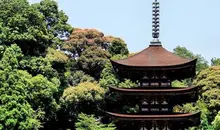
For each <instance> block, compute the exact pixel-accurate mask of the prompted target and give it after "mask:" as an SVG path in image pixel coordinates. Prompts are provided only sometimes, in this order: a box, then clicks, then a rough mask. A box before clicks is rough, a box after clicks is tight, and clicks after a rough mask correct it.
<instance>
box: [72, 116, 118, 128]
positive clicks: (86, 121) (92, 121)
mask: <svg viewBox="0 0 220 130" xmlns="http://www.w3.org/2000/svg"><path fill="white" fill-rule="evenodd" d="M76 130H115V127H114V126H113V125H111V124H110V125H103V124H101V123H100V122H99V121H98V120H97V119H96V118H95V117H94V115H91V116H89V115H86V114H83V113H81V114H79V118H78V122H77V123H76Z"/></svg>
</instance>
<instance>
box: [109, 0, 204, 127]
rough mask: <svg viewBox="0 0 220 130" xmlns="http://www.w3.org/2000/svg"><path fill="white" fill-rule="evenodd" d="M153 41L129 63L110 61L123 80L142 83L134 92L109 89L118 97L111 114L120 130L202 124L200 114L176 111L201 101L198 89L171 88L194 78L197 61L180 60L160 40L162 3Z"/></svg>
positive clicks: (155, 17) (156, 13)
mask: <svg viewBox="0 0 220 130" xmlns="http://www.w3.org/2000/svg"><path fill="white" fill-rule="evenodd" d="M152 23H153V32H152V37H153V40H152V42H150V45H149V47H147V48H146V49H144V50H143V51H141V52H139V53H137V54H135V55H133V56H130V57H128V58H126V59H122V60H117V61H113V60H112V61H111V63H112V65H113V68H114V70H115V72H116V73H117V75H118V76H119V77H120V78H127V79H130V80H132V81H139V85H138V87H135V88H118V87H113V86H112V87H109V90H110V92H111V93H113V94H115V95H117V96H118V97H117V99H116V100H117V101H116V103H115V105H114V106H112V110H109V111H111V112H109V111H108V112H106V113H107V114H108V116H109V117H111V119H114V120H115V121H116V125H117V128H118V129H119V130H185V129H187V128H189V127H192V126H197V125H199V123H200V112H199V113H175V112H173V107H174V106H175V105H181V104H183V103H188V102H196V101H197V100H198V88H197V87H193V86H188V87H172V81H174V80H183V79H188V78H191V79H192V78H193V77H194V76H195V74H196V73H195V71H196V69H195V68H196V59H185V58H182V57H179V56H177V55H175V54H173V53H171V52H169V51H168V50H166V49H165V48H163V46H162V44H161V42H160V40H159V26H160V25H159V2H158V1H157V0H155V1H154V2H153V22H152ZM123 105H130V106H131V105H133V106H135V105H136V106H137V105H138V112H135V113H123V112H121V113H118V112H114V108H113V107H115V108H117V107H121V106H123Z"/></svg>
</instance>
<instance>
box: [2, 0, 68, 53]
mask: <svg viewBox="0 0 220 130" xmlns="http://www.w3.org/2000/svg"><path fill="white" fill-rule="evenodd" d="M0 8H1V10H0V30H1V31H0V39H1V40H0V44H4V45H11V44H12V43H16V44H17V45H19V46H20V48H21V50H22V51H23V53H24V54H25V55H44V54H45V50H46V49H47V47H49V46H50V45H52V44H56V43H58V42H60V39H59V38H60V37H62V36H63V35H64V34H68V32H69V31H71V29H72V28H71V26H70V25H69V24H67V19H68V18H67V16H65V15H64V13H63V12H62V11H59V10H58V6H57V3H56V2H55V1H52V0H43V1H41V3H37V4H33V5H30V4H29V3H28V2H27V0H0Z"/></svg>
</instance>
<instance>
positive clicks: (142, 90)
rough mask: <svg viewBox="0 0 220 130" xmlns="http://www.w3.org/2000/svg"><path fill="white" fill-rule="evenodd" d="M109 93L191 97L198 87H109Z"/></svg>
mask: <svg viewBox="0 0 220 130" xmlns="http://www.w3.org/2000/svg"><path fill="white" fill-rule="evenodd" d="M109 90H110V91H111V92H115V93H119V94H121V95H128V96H131V95H134V96H137V95H142V96H146V95H148V96H149V95H152V96H161V95H163V96H169V95H171V96H176V95H191V94H197V92H198V87H184V88H178V87H177V88H174V87H173V88H172V87H170V88H146V87H136V88H116V87H109Z"/></svg>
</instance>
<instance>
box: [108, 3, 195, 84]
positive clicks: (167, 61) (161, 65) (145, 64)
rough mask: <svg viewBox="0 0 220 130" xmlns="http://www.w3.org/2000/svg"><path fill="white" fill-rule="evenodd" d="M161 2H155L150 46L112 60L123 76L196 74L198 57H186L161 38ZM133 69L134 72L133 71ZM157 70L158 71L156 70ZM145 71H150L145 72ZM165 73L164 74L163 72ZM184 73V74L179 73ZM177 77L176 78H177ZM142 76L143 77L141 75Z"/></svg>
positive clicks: (184, 75)
mask: <svg viewBox="0 0 220 130" xmlns="http://www.w3.org/2000/svg"><path fill="white" fill-rule="evenodd" d="M159 8H160V6H159V2H158V1H157V0H155V2H153V11H152V13H153V14H152V38H153V40H152V41H151V42H150V45H149V47H147V48H145V49H144V50H142V51H141V52H139V53H137V54H135V55H133V56H130V57H128V58H126V59H121V60H117V61H113V60H112V61H111V62H112V65H113V67H114V69H115V70H116V72H118V73H119V75H120V76H122V77H124V76H125V77H127V78H132V77H133V78H135V77H134V75H135V76H137V75H139V76H140V75H141V76H142V77H143V76H147V77H148V76H149V74H150V75H151V76H152V75H163V76H169V75H170V76H172V75H173V76H174V77H169V78H170V79H171V80H175V79H178V80H181V79H185V78H190V77H193V76H195V67H196V59H186V58H182V57H180V56H177V55H175V54H173V53H172V52H170V51H168V50H166V49H165V48H163V46H162V44H161V42H160V40H159V32H160V21H159V15H160V14H159V13H160V10H159ZM132 71H133V72H132ZM156 71H157V72H156ZM143 73H148V74H147V75H146V74H143ZM162 73H163V74H162ZM179 73H181V74H182V76H180V75H179ZM129 75H130V76H129ZM175 77H176V78H175ZM139 78H141V77H139Z"/></svg>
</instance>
